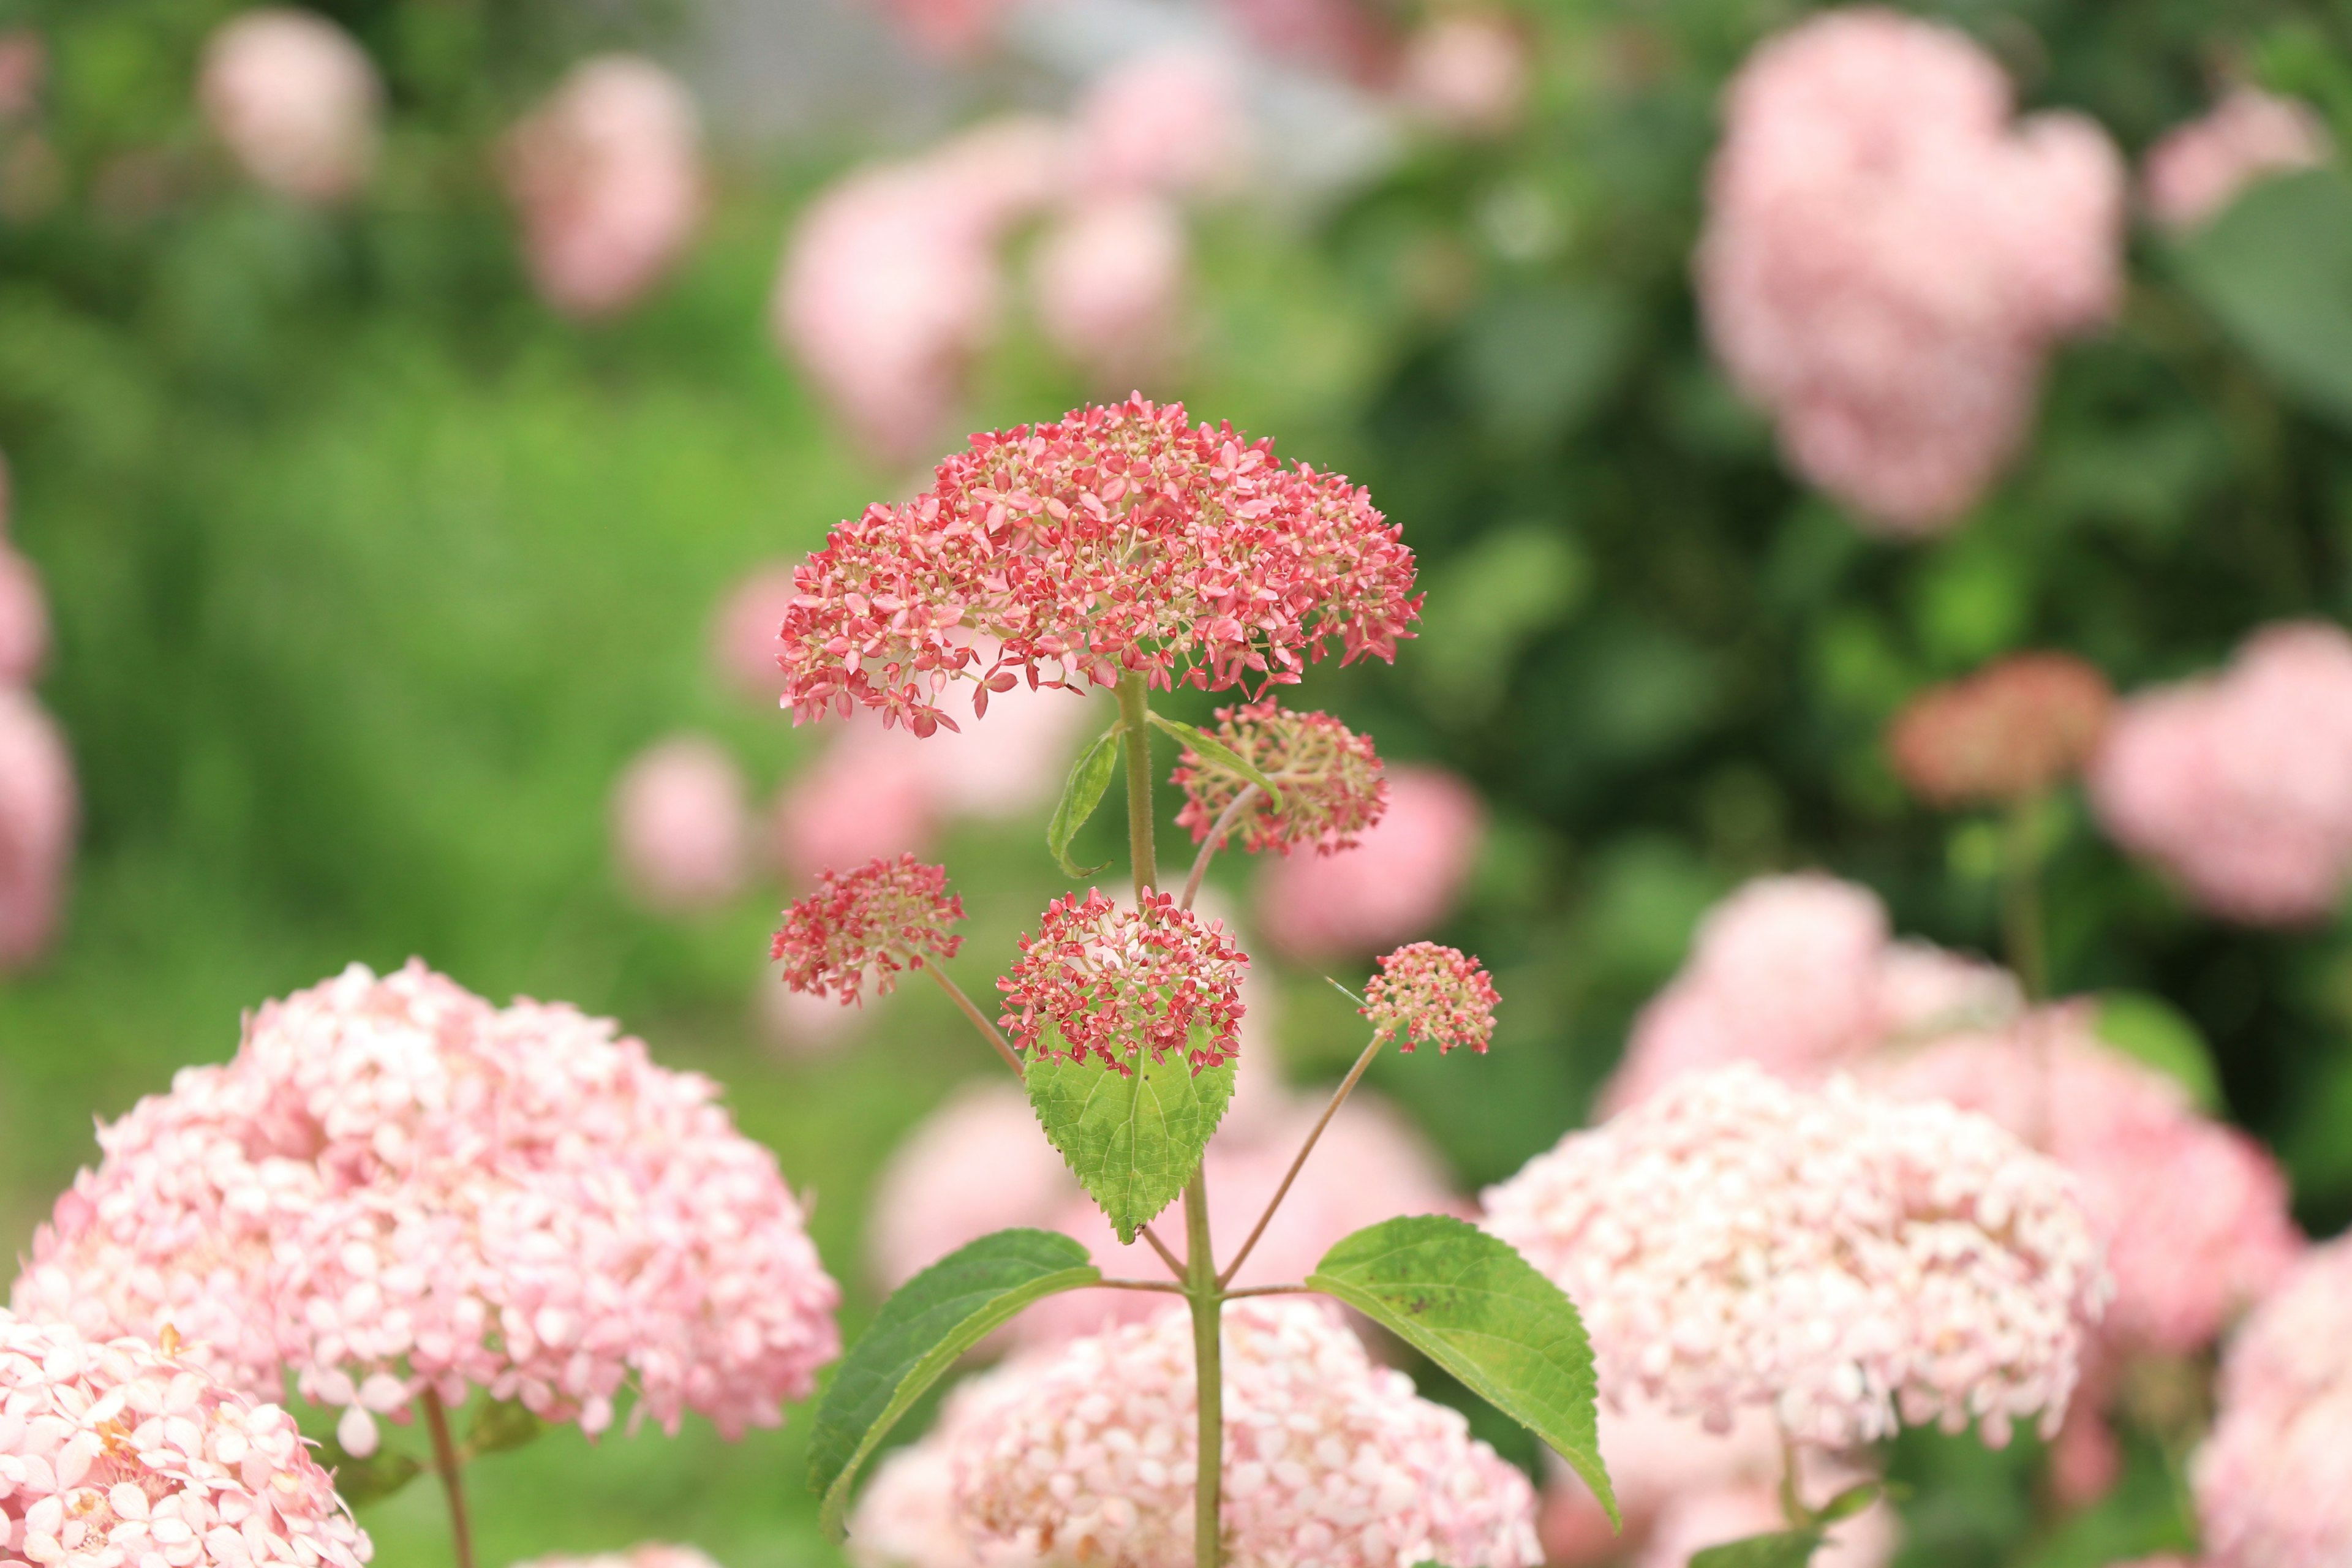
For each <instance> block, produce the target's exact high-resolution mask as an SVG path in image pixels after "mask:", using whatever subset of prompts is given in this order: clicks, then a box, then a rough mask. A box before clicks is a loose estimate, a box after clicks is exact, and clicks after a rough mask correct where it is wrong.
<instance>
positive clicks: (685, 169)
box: [503, 55, 703, 316]
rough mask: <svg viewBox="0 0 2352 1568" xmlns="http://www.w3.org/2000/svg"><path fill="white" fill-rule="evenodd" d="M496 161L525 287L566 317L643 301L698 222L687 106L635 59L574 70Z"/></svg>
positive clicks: (665, 80) (697, 138) (678, 92)
mask: <svg viewBox="0 0 2352 1568" xmlns="http://www.w3.org/2000/svg"><path fill="white" fill-rule="evenodd" d="M503 163H504V173H505V175H506V184H507V191H508V194H509V196H510V197H511V198H512V200H513V202H514V204H515V206H516V207H517V209H518V210H519V212H520V216H521V218H522V226H523V254H524V257H525V258H526V259H527V260H528V261H529V263H530V275H531V280H532V282H534V283H535V284H537V285H538V287H539V291H540V293H541V295H542V296H543V297H544V298H545V299H546V300H547V301H548V303H550V304H551V305H553V306H554V307H555V308H556V309H557V310H563V311H566V312H568V313H570V314H572V315H575V316H603V315H609V314H611V313H612V312H613V311H615V310H620V309H622V308H624V307H625V306H626V305H628V304H629V303H630V302H631V301H632V300H635V299H637V298H638V297H639V296H641V295H643V294H644V293H645V292H646V290H647V289H650V288H652V287H653V286H654V285H655V284H656V283H657V282H659V281H660V279H661V277H662V275H663V274H664V273H665V272H667V271H668V270H669V268H670V267H671V265H672V264H673V263H674V262H676V261H677V258H678V257H679V255H680V254H681V253H682V252H683V251H684V250H685V248H686V247H687V244H688V241H690V240H691V239H692V238H693V237H694V231H695V229H696V228H697V227H698V226H699V225H700V223H701V221H702V209H703V178H702V132H701V126H700V123H699V121H698V116H697V115H696V113H695V108H694V99H693V97H692V96H691V95H690V94H689V93H688V91H687V89H686V85H685V84H684V83H683V82H680V81H679V80H678V79H677V78H676V77H674V76H672V75H670V73H669V72H667V71H666V70H664V69H663V68H661V67H659V66H657V65H656V64H655V63H654V62H653V61H651V60H649V59H646V58H642V57H639V56H636V55H600V56H598V57H596V58H593V59H589V60H583V61H582V62H581V63H580V64H579V65H577V66H574V67H573V68H572V71H571V74H570V75H568V76H566V77H565V78H564V79H563V83H562V86H560V87H559V88H557V89H556V90H555V94H554V96H553V97H551V98H550V99H549V100H547V101H546V102H545V103H544V104H542V105H541V106H540V107H539V108H538V109H537V110H533V111H532V113H531V114H530V117H529V118H528V119H526V120H524V121H522V122H521V123H520V125H517V126H516V127H515V128H514V130H513V132H511V133H510V134H509V137H508V139H507V142H506V146H505V148H504V157H503Z"/></svg>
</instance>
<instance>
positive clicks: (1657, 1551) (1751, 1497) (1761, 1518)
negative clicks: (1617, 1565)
mask: <svg viewBox="0 0 2352 1568" xmlns="http://www.w3.org/2000/svg"><path fill="white" fill-rule="evenodd" d="M1812 1500H1813V1501H1814V1502H1817V1503H1818V1502H1822V1501H1825V1500H1827V1499H1826V1498H1825V1497H1815V1498H1814V1499H1812ZM1788 1528H1789V1521H1788V1518H1787V1516H1786V1515H1784V1514H1783V1513H1782V1512H1781V1511H1780V1491H1779V1481H1778V1479H1777V1478H1776V1479H1772V1480H1767V1481H1759V1482H1756V1483H1754V1484H1752V1485H1749V1486H1744V1487H1726V1488H1721V1489H1717V1490H1714V1491H1704V1492H1694V1493H1692V1494H1691V1495H1689V1496H1687V1497H1684V1498H1678V1499H1676V1500H1675V1501H1674V1502H1672V1503H1671V1504H1669V1505H1668V1506H1667V1507H1666V1509H1665V1510H1664V1512H1662V1513H1661V1514H1659V1516H1658V1521H1657V1523H1656V1524H1655V1525H1654V1527H1653V1528H1652V1529H1651V1531H1650V1537H1649V1541H1648V1543H1647V1544H1646V1545H1645V1546H1643V1549H1642V1552H1641V1554H1640V1555H1638V1556H1636V1557H1635V1558H1634V1559H1633V1568H1685V1564H1687V1563H1689V1562H1690V1560H1691V1557H1692V1555H1693V1553H1695V1552H1700V1551H1702V1550H1704V1549H1706V1547H1709V1546H1721V1545H1724V1544H1726V1543H1727V1542H1733V1541H1740V1540H1744V1539H1746V1538H1747V1537H1748V1536H1751V1535H1770V1534H1773V1533H1776V1532H1778V1531H1783V1530H1786V1529H1788ZM1828 1533H1829V1540H1828V1542H1827V1543H1826V1544H1824V1545H1823V1546H1822V1548H1821V1549H1820V1550H1819V1551H1817V1552H1814V1553H1813V1554H1812V1556H1811V1558H1810V1559H1809V1560H1808V1562H1809V1564H1810V1568H1885V1564H1887V1563H1892V1562H1893V1561H1894V1560H1895V1550H1896V1548H1898V1547H1899V1546H1901V1545H1902V1542H1903V1528H1902V1524H1901V1522H1900V1521H1899V1520H1898V1519H1897V1518H1896V1516H1895V1510H1893V1509H1891V1508H1889V1507H1888V1506H1886V1505H1885V1503H1879V1504H1875V1505H1874V1506H1873V1507H1871V1508H1869V1509H1866V1510H1864V1511H1863V1512H1861V1513H1859V1514H1856V1515H1855V1516H1854V1517H1853V1518H1852V1519H1849V1520H1845V1521H1841V1522H1840V1523H1837V1524H1833V1525H1832V1526H1830V1527H1829V1532H1828Z"/></svg>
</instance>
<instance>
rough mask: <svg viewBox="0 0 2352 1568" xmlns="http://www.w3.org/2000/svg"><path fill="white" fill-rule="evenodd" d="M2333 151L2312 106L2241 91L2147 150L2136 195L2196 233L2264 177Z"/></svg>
mask: <svg viewBox="0 0 2352 1568" xmlns="http://www.w3.org/2000/svg"><path fill="white" fill-rule="evenodd" d="M2333 151H2334V144H2333V142H2332V139H2331V138H2330V137H2329V136H2328V134H2327V127H2326V123H2325V122H2324V121H2321V120H2320V118H2319V116H2318V115H2316V114H2315V113H2313V112H2312V110H2311V107H2310V105H2308V104H2305V103H2299V102H2297V101H2296V100H2294V99H2291V98H2280V97H2277V96H2276V95H2274V94H2272V93H2267V92H2264V91H2263V90H2262V89H2259V88H2252V87H2242V88H2238V89H2235V90H2233V91H2232V92H2231V93H2230V95H2229V96H2228V97H2226V98H2224V99H2222V100H2221V102H2220V103H2218V104H2215V105H2214V106H2213V108H2212V110H2210V111H2209V112H2208V113H2207V114H2205V115H2204V116H2203V117H2202V118H2200V119H2197V120H2192V121H2189V122H2188V123H2187V124H2185V125H2176V126H2174V127H2173V128H2172V129H2171V130H2170V131H2168V132H2165V133H2164V136H2163V138H2162V139H2161V140H2160V141H2158V142H2157V143H2156V145H2155V146H2153V147H2150V148H2149V149H2148V150H2147V158H2146V159H2145V160H2144V161H2143V162H2142V163H2141V165H2140V184H2141V191H2142V193H2143V195H2144V197H2145V199H2146V201H2147V210H2148V212H2149V213H2150V214H2151V215H2152V216H2154V217H2155V218H2156V220H2157V222H2158V223H2160V224H2162V225H2164V226H2166V227H2167V228H2173V229H2189V228H2195V227H2197V226H2200V225H2201V224H2205V223H2210V222H2211V221H2212V220H2213V219H2214V218H2216V217H2219V216H2221V213H2222V212H2223V211H2224V210H2225V209H2226V208H2227V207H2228V206H2229V205H2230V204H2231V202H2234V201H2236V200H2237V199H2238V194H2239V193H2240V192H2241V191H2242V190H2244V189H2245V188H2246V187H2247V186H2248V185H2250V184H2253V183H2254V182H2255V181H2257V180H2259V179H2261V178H2263V176H2264V175H2266V174H2288V173H2292V172H2293V171H2294V170H2296V169H2309V168H2314V167H2316V166H2317V165H2319V164H2321V163H2326V161H2327V158H2328V155H2329V153H2332V152H2333Z"/></svg>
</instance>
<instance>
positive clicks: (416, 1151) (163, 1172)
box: [15, 963, 840, 1452]
mask: <svg viewBox="0 0 2352 1568" xmlns="http://www.w3.org/2000/svg"><path fill="white" fill-rule="evenodd" d="M100 1144H101V1147H102V1148H103V1149H104V1152H105V1158H104V1160H103V1161H102V1162H101V1163H100V1165H99V1167H98V1168H97V1169H96V1170H94V1171H92V1170H85V1171H83V1172H82V1173H80V1174H79V1175H78V1176H77V1177H76V1178H75V1181H74V1185H73V1187H72V1188H71V1189H70V1190H69V1191H68V1192H67V1193H66V1194H65V1195H64V1196H63V1197H61V1198H60V1199H59V1200H58V1205H57V1208H56V1211H55V1214H54V1215H53V1216H52V1218H51V1220H50V1221H49V1223H48V1224H47V1225H44V1226H41V1227H40V1229H39V1231H38V1232H37V1234H36V1236H35V1237H34V1242H33V1248H32V1257H31V1260H30V1262H29V1264H28V1265H27V1267H26V1271H25V1273H24V1274H23V1275H22V1276H21V1277H20V1278H19V1279H18V1280H17V1282H16V1290H15V1305H16V1309H17V1310H19V1311H24V1312H27V1313H39V1314H43V1315H48V1316H55V1317H58V1318H62V1319H66V1320H68V1321H73V1322H74V1323H75V1324H76V1325H77V1326H78V1327H79V1328H80V1329H81V1330H82V1331H84V1332H85V1333H89V1334H92V1335H97V1334H113V1333H122V1332H130V1333H137V1334H141V1335H143V1336H157V1335H161V1334H162V1333H163V1332H165V1331H176V1332H178V1333H179V1334H181V1335H182V1336H184V1337H185V1338H186V1339H188V1340H189V1341H190V1349H191V1354H192V1355H193V1354H195V1353H196V1352H198V1351H199V1350H200V1349H201V1347H199V1346H197V1345H196V1344H195V1341H196V1340H197V1339H198V1338H199V1337H201V1338H204V1339H207V1340H212V1341H213V1342H214V1343H213V1345H212V1346H211V1348H210V1350H209V1352H206V1353H207V1354H208V1356H209V1361H208V1364H209V1365H211V1366H213V1367H215V1368H216V1369H217V1370H218V1371H219V1372H220V1373H222V1374H223V1375H224V1377H226V1379H228V1380H229V1381H231V1382H233V1383H234V1384H236V1385H237V1386H240V1387H244V1388H247V1389H250V1390H255V1391H260V1392H268V1391H274V1390H275V1389H277V1388H278V1386H279V1385H280V1371H279V1369H280V1367H281V1365H282V1366H283V1367H285V1368H288V1369H290V1370H292V1371H293V1372H294V1373H295V1375H296V1380H297V1384H298V1386H299V1388H300V1389H301V1391H302V1393H303V1394H304V1395H305V1396H306V1397H309V1398H312V1399H316V1400H319V1401H320V1402H322V1403H325V1404H328V1405H342V1406H346V1407H352V1409H353V1410H355V1411H356V1414H351V1415H347V1417H346V1419H345V1421H344V1423H343V1425H342V1426H341V1434H342V1436H343V1438H344V1442H345V1446H346V1447H350V1448H352V1450H353V1451H354V1452H361V1451H363V1450H364V1449H365V1448H366V1447H370V1446H372V1437H373V1427H372V1424H371V1422H370V1420H369V1418H368V1415H367V1413H369V1412H373V1413H375V1414H379V1415H380V1414H387V1413H391V1414H397V1413H400V1412H402V1411H403V1410H404V1408H405V1407H406V1405H408V1403H409V1401H410V1400H411V1399H412V1398H414V1397H415V1395H416V1394H418V1393H419V1392H420V1391H422V1390H424V1389H426V1388H431V1389H433V1390H434V1391H436V1393H438V1394H440V1395H441V1397H443V1398H444V1399H445V1400H446V1401H449V1402H452V1403H454V1402H456V1401H457V1400H459V1399H462V1398H463V1397H464V1396H465V1394H467V1388H468V1385H473V1386H478V1387H481V1388H484V1389H486V1390H488V1392H489V1393H490V1394H492V1395H493V1396H494V1397H497V1398H500V1399H516V1400H520V1402H521V1403H522V1404H523V1405H526V1406H527V1407H529V1408H530V1410H532V1411H533V1412H535V1413H537V1414H539V1415H542V1416H545V1417H547V1418H548V1419H551V1420H572V1419H577V1420H578V1421H579V1422H580V1424H581V1426H583V1428H584V1429H586V1430H587V1431H589V1432H590V1433H592V1434H593V1433H595V1432H598V1431H601V1430H603V1429H604V1427H605V1426H607V1425H608V1424H609V1423H610V1422H611V1420H612V1418H613V1414H614V1408H613V1407H614V1399H615V1397H616V1395H618V1394H619V1393H620V1392H621V1389H622V1386H623V1384H625V1383H634V1384H635V1392H636V1400H637V1404H636V1411H635V1416H636V1417H644V1416H651V1417H652V1418H653V1419H655V1420H656V1421H657V1422H659V1423H660V1424H661V1425H662V1426H664V1427H665V1428H669V1429H675V1427H676V1426H677V1422H678V1420H679V1417H680V1415H681V1413H682V1412H683V1411H685V1410H687V1409H693V1410H697V1411H699V1412H701V1413H702V1414H704V1415H708V1416H709V1417H710V1419H711V1420H712V1421H713V1422H714V1423H715V1424H716V1425H717V1426H719V1429H720V1430H721V1431H722V1432H724V1433H726V1434H728V1435H730V1436H733V1435H735V1434H738V1433H740V1431H741V1430H742V1429H743V1428H744V1427H746V1426H754V1425H758V1426H773V1425H775V1424H776V1423H777V1422H778V1421H780V1420H781V1419H782V1405H783V1403H784V1402H785V1401H787V1400H791V1399H799V1398H803V1397H805V1396H806V1395H807V1394H808V1392H809V1389H810V1387H811V1385H812V1384H813V1382H814V1376H815V1372H816V1369H817V1367H819V1366H820V1365H822V1364H823V1363H825V1362H826V1361H828V1360H830V1359H831V1358H832V1357H833V1356H834V1355H835V1353H836V1352H838V1349H839V1344H840V1341H839V1334H838V1331H837V1330H836V1328H835V1324H834V1320H833V1311H834V1308H835V1302H836V1300H837V1299H838V1291H837V1290H836V1289H835V1285H834V1283H833V1281H832V1280H831V1279H828V1278H827V1277H826V1276H825V1273H824V1269H823V1268H822V1266H821V1265H820V1264H819V1263H818V1260H817V1256H816V1250H815V1248H814V1247H813V1246H812V1245H811V1244H810V1241H809V1238H808V1236H807V1234H806V1232H805V1230H804V1229H803V1224H802V1215H801V1209H800V1205H798V1204H797V1203H796V1202H795V1201H794V1200H793V1195H792V1194H791V1193H790V1192H789V1191H788V1190H787V1189H786V1188H785V1186H784V1184H783V1181H782V1177H781V1176H780V1175H779V1174H778V1173H777V1170H776V1164H775V1160H774V1157H773V1156H772V1155H771V1154H770V1153H769V1152H767V1151H766V1150H764V1149H762V1148H761V1147H760V1146H759V1145H758V1144H756V1143H753V1142H751V1141H750V1140H749V1139H747V1138H744V1137H743V1136H742V1135H741V1134H740V1133H739V1132H737V1131H735V1129H734V1126H733V1124H732V1122H731V1121H730V1119H729V1117H728V1115H727V1113H726V1111H725V1110H723V1109H721V1108H720V1107H719V1105H718V1104H717V1103H716V1102H715V1089H714V1086H713V1085H711V1084H710V1083H709V1081H708V1080H706V1079H701V1078H698V1077H695V1076H693V1075H690V1074H682V1073H671V1072H667V1071H665V1070H663V1069H662V1068H657V1067H656V1066H655V1065H654V1064H653V1063H652V1062H651V1061H650V1060H648V1059H647V1058H646V1051H645V1047H643V1046H642V1045H641V1044H639V1043H638V1042H637V1041H635V1040H631V1039H618V1038H615V1037H614V1029H613V1026H612V1025H611V1024H609V1023H607V1022H604V1021H601V1020H597V1019H592V1018H588V1017H584V1016H582V1015H580V1014H578V1013H576V1012H574V1011H572V1009H570V1008H568V1007H562V1006H549V1005H541V1004H539V1003H534V1002H518V1003H516V1004H515V1005H512V1006H510V1007H508V1008H505V1009H499V1008H495V1007H492V1006H491V1005H489V1004H488V1003H486V1002H484V1001H482V1000H480V999H479V998H478V997H476V996H473V995H471V994H468V993H467V992H466V991H464V990H462V989H461V988H459V987H458V986H457V985H456V984H452V983H451V982H449V981H447V980H446V979H443V978H442V977H440V976H438V975H436V974H434V973H431V972H429V971H427V970H426V969H425V968H424V967H423V965H421V964H415V963H412V964H411V965H410V966H409V967H408V968H406V969H404V970H402V971H401V972H399V973H395V974H392V975H389V976H387V977H385V978H383V979H382V980H379V979H377V978H376V977H375V976H374V975H373V974H371V973H369V972H368V971H367V970H365V969H364V968H362V967H359V966H357V965H354V966H352V968H351V969H349V970H347V971H345V972H344V973H342V974H341V975H340V976H338V977H336V978H335V979H333V980H331V981H328V982H327V983H325V984H322V985H320V986H317V987H315V988H313V989H311V990H310V991H306V992H301V993H299V994H295V995H293V996H291V997H289V998H288V999H287V1000H285V1001H283V1002H272V1003H269V1004H268V1005H265V1006H264V1007H263V1008H262V1009H261V1010H260V1012H259V1013H257V1015H255V1016H253V1018H252V1019H251V1020H250V1021H249V1023H248V1025H247V1030H246V1037H245V1040H244V1043H243V1045H242V1046H241V1047H239V1049H238V1052H237V1055H236V1058H235V1059H234V1060H233V1061H231V1062H230V1063H229V1064H228V1065H226V1066H225V1067H213V1068H188V1069H186V1070H184V1071H183V1072H182V1073H181V1074H180V1076H179V1078H178V1079H176V1080H175V1082H174V1084H173V1089H172V1091H171V1092H170V1093H169V1094H166V1095H163V1096H159V1097H155V1098H152V1099H150V1100H143V1101H142V1102H141V1103H140V1104H139V1106H137V1107H136V1108H134V1109H133V1110H132V1111H131V1114H130V1115H128V1116H126V1117H125V1118H123V1120H122V1121H120V1122H118V1123H116V1124H115V1125H114V1126H113V1127H112V1128H110V1129H105V1130H102V1131H101V1133H100Z"/></svg>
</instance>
